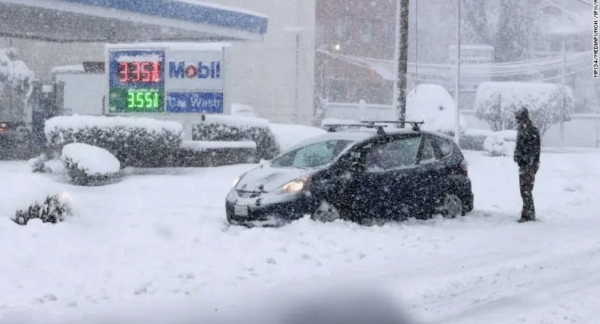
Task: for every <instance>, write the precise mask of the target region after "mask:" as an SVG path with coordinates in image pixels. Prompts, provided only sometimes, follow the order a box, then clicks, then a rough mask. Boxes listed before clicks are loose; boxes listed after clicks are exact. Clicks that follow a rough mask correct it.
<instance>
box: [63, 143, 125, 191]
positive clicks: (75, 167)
mask: <svg viewBox="0 0 600 324" xmlns="http://www.w3.org/2000/svg"><path fill="white" fill-rule="evenodd" d="M61 161H62V162H63V164H64V166H65V169H66V170H67V174H68V175H69V178H70V179H71V182H72V183H73V184H75V185H78V186H93V185H102V184H106V183H109V182H110V181H112V180H113V179H115V178H117V177H118V176H119V171H120V170H121V163H120V162H119V160H117V158H116V157H115V156H114V155H112V154H111V153H110V152H109V151H107V150H105V149H103V148H100V147H95V146H91V145H88V144H83V143H71V144H67V145H65V146H64V147H63V149H62V156H61Z"/></svg>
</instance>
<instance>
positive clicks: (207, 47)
mask: <svg viewBox="0 0 600 324" xmlns="http://www.w3.org/2000/svg"><path fill="white" fill-rule="evenodd" d="M132 47H147V48H166V49H171V50H181V51H185V50H188V51H220V50H222V49H223V48H224V47H231V43H181V42H171V43H169V42H157V43H119V44H107V45H106V48H109V49H111V48H132ZM82 68H83V66H82Z"/></svg>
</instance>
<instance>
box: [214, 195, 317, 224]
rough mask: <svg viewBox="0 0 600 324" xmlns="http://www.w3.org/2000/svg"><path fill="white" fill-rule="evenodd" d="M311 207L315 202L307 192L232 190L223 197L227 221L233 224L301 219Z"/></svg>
mask: <svg viewBox="0 0 600 324" xmlns="http://www.w3.org/2000/svg"><path fill="white" fill-rule="evenodd" d="M314 210H315V203H314V200H313V199H312V198H311V195H310V194H309V193H308V192H301V193H298V194H285V195H275V194H272V193H262V194H258V193H255V194H253V195H248V194H247V193H241V192H238V191H237V190H231V191H230V192H229V194H228V195H227V198H226V200H225V211H226V214H227V221H228V222H229V223H230V224H233V225H243V226H278V225H280V224H284V223H289V222H290V221H293V220H297V219H300V218H302V217H304V216H305V215H307V214H311V213H313V212H314Z"/></svg>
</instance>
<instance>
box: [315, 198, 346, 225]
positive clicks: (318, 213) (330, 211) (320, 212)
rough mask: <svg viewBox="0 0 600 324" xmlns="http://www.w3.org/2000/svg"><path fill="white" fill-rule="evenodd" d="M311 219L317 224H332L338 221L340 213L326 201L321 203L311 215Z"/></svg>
mask: <svg viewBox="0 0 600 324" xmlns="http://www.w3.org/2000/svg"><path fill="white" fill-rule="evenodd" d="M311 219H312V220H315V221H319V222H324V223H326V222H333V221H334V220H336V219H340V212H339V210H338V209H337V208H335V207H334V206H333V205H331V204H330V203H328V202H327V201H322V202H321V203H320V204H319V207H317V210H315V212H314V213H313V214H312V215H311Z"/></svg>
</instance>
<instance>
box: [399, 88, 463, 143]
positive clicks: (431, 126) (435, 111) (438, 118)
mask: <svg viewBox="0 0 600 324" xmlns="http://www.w3.org/2000/svg"><path fill="white" fill-rule="evenodd" d="M455 113H456V103H455V102H454V99H453V98H452V95H450V93H448V91H446V89H444V87H442V86H441V85H437V84H426V83H424V84H419V85H418V86H416V87H415V88H414V89H412V90H411V91H410V92H409V93H408V95H407V97H406V120H411V121H424V122H425V123H424V124H423V126H422V127H421V128H422V129H423V130H429V131H433V132H441V133H445V134H448V135H454V119H455ZM459 125H460V130H461V133H463V132H464V131H465V129H466V128H467V122H466V120H465V118H464V117H463V116H462V115H461V116H460V117H459Z"/></svg>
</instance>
